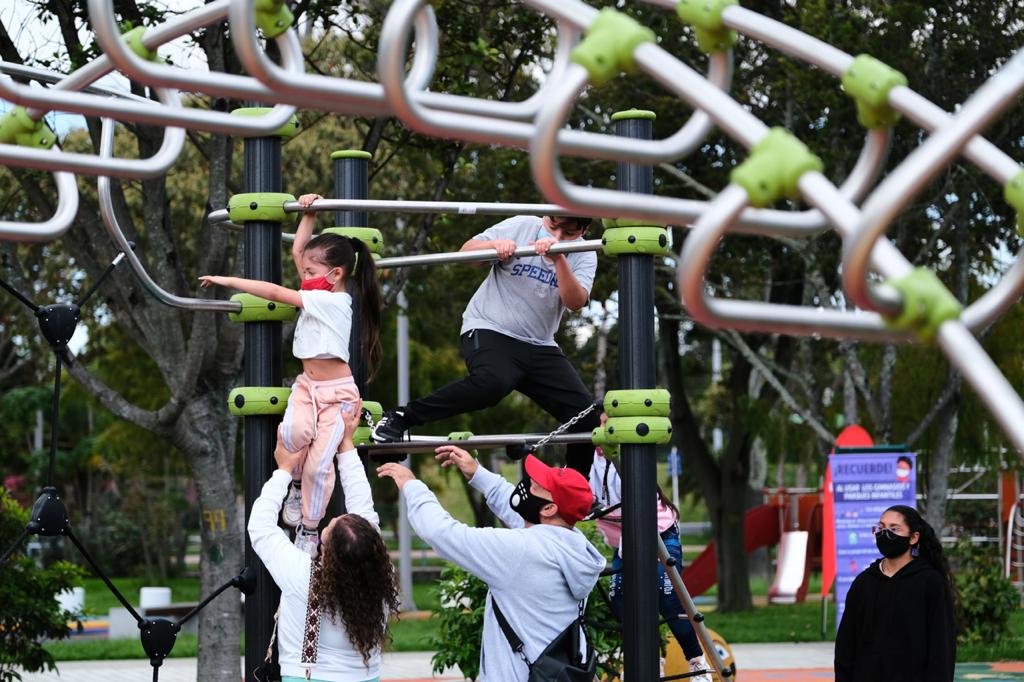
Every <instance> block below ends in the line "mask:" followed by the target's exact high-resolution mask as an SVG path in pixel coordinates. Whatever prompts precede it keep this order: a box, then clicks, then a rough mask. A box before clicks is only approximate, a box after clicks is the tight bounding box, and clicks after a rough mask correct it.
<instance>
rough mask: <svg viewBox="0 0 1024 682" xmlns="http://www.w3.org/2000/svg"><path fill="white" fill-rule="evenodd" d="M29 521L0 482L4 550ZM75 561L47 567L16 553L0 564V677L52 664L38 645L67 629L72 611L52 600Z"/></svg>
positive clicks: (72, 575)
mask: <svg viewBox="0 0 1024 682" xmlns="http://www.w3.org/2000/svg"><path fill="white" fill-rule="evenodd" d="M26 523H28V513H27V512H26V511H25V510H24V509H22V508H21V507H20V506H18V503H17V502H15V501H14V500H13V499H11V497H10V495H8V494H7V491H6V489H4V488H0V546H2V547H3V548H4V550H6V549H7V548H8V547H10V546H11V545H12V544H13V543H14V541H15V540H16V539H17V538H18V537H19V536H20V534H21V532H22V531H23V530H24V529H25V524H26ZM81 578H82V571H81V569H79V568H78V567H77V566H75V565H73V564H70V563H67V562H64V561H58V562H56V563H54V564H52V565H51V566H50V567H49V568H46V569H43V568H39V567H38V566H36V564H35V562H34V561H33V560H31V559H28V558H26V557H25V556H23V555H21V554H16V555H14V556H12V557H11V558H10V559H8V560H7V562H6V563H4V564H3V565H0V602H2V603H3V605H4V608H3V609H2V610H0V631H2V632H3V637H0V680H4V681H7V680H20V679H21V675H20V674H19V671H18V669H20V670H22V671H24V672H37V671H40V670H44V669H46V670H54V669H55V667H56V666H55V665H54V661H53V656H51V655H50V654H49V653H47V651H46V650H45V649H44V648H43V646H42V641H43V639H44V638H45V639H51V640H54V639H64V638H65V637H67V636H68V635H69V634H70V633H71V630H70V628H69V627H68V618H69V617H70V616H71V614H69V613H67V612H66V611H64V610H62V609H61V608H60V607H59V605H58V604H57V599H56V595H57V593H58V592H61V591H63V590H66V589H69V588H71V587H73V586H75V585H76V584H78V582H79V581H80V580H81Z"/></svg>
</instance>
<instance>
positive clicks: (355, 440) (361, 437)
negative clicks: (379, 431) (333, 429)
mask: <svg viewBox="0 0 1024 682" xmlns="http://www.w3.org/2000/svg"><path fill="white" fill-rule="evenodd" d="M372 431H373V429H371V428H370V427H369V426H357V427H356V430H355V431H353V432H352V444H353V445H370V444H371V443H373V439H372V438H370V433H371V432H372Z"/></svg>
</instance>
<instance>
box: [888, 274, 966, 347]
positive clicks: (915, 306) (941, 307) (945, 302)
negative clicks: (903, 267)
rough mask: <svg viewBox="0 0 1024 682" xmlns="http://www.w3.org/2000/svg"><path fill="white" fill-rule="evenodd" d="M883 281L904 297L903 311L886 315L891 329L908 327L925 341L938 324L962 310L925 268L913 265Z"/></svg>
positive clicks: (932, 334)
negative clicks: (901, 274)
mask: <svg viewBox="0 0 1024 682" xmlns="http://www.w3.org/2000/svg"><path fill="white" fill-rule="evenodd" d="M886 284H888V285H889V286H891V287H894V288H895V289H896V290H897V291H899V292H900V295H902V296H903V311H902V312H900V314H899V315H895V316H892V317H888V316H887V317H886V318H885V321H886V323H887V324H888V326H889V327H891V328H893V329H899V330H911V331H913V332H914V333H915V334H917V337H918V338H919V339H921V341H923V342H925V343H928V342H930V341H931V340H932V339H933V338H934V337H935V332H937V331H938V329H939V325H941V324H942V323H943V322H946V321H947V320H955V319H958V318H959V317H960V311H961V310H962V309H963V306H961V305H960V301H958V300H956V297H955V296H953V294H952V293H950V291H949V289H947V288H946V285H945V284H943V283H942V281H941V280H940V279H939V276H938V275H936V274H935V273H934V272H932V271H931V270H929V269H928V268H914V269H913V270H912V271H911V272H909V273H908V274H906V275H904V276H903V277H900V278H898V279H890V280H888V281H886Z"/></svg>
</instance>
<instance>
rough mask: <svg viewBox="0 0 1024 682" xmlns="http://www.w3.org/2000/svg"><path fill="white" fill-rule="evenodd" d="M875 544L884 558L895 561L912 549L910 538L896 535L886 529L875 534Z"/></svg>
mask: <svg viewBox="0 0 1024 682" xmlns="http://www.w3.org/2000/svg"><path fill="white" fill-rule="evenodd" d="M875 544H876V545H878V551H879V552H881V553H882V556H884V557H885V558H886V559H895V558H896V557H898V556H902V555H903V554H905V553H906V552H907V550H908V549H910V538H909V537H907V536H904V535H896V533H893V532H892V531H891V530H889V529H887V528H886V529H884V530H880V531H878V532H877V533H875Z"/></svg>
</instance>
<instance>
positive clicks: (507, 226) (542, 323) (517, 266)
mask: <svg viewBox="0 0 1024 682" xmlns="http://www.w3.org/2000/svg"><path fill="white" fill-rule="evenodd" d="M541 230H543V221H542V219H541V218H538V217H535V216H513V217H512V218H508V219H507V220H503V221H501V222H500V223H498V224H497V225H494V226H492V227H489V228H487V229H486V230H484V231H483V232H481V233H480V234H478V235H476V236H475V237H473V239H479V240H483V241H491V240H494V239H511V240H512V241H514V242H515V243H516V244H517V245H518V246H529V244H530V242H534V241H537V239H538V238H542V237H543V236H550V234H549V233H548V232H547V231H546V230H545V231H544V235H541V234H540V233H541ZM565 257H566V258H567V259H568V263H569V268H570V269H571V270H572V272H573V275H574V276H575V277H576V279H577V281H579V283H580V285H581V286H582V287H583V288H584V289H586V290H587V292H588V293H589V292H590V287H591V286H593V284H594V273H595V272H596V271H597V254H595V253H594V252H593V251H587V252H583V253H567V254H565ZM565 310H566V308H565V305H564V304H563V303H562V298H561V297H560V296H559V294H558V278H557V277H556V276H555V266H554V264H553V263H551V261H549V260H548V259H546V258H544V257H543V256H530V257H526V258H511V259H509V260H507V261H505V262H504V263H495V264H494V265H493V266H492V267H491V271H490V272H489V273H488V274H487V279H485V280H484V281H483V283H482V284H481V285H480V287H479V288H478V289H477V290H476V293H475V294H473V298H471V299H470V300H469V305H467V306H466V312H464V313H463V314H462V331H461V332H460V334H465V333H466V332H468V331H470V330H471V329H489V330H491V331H495V332H498V333H500V334H505V335H506V336H511V337H512V338H514V339H519V340H520V341H525V342H526V343H532V344H534V345H536V346H556V347H557V346H558V344H557V343H555V331H557V330H558V325H559V323H560V322H561V321H562V313H564V312H565Z"/></svg>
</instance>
